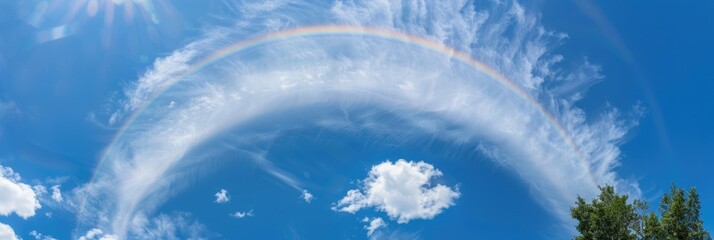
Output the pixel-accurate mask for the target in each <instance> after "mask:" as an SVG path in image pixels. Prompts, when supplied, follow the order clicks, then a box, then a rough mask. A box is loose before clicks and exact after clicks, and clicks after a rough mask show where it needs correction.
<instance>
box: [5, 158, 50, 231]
mask: <svg viewBox="0 0 714 240" xmlns="http://www.w3.org/2000/svg"><path fill="white" fill-rule="evenodd" d="M0 193H2V195H0V216H8V215H10V214H12V213H13V212H14V213H15V214H17V215H18V216H20V217H22V218H24V219H27V218H29V217H32V216H35V210H37V209H39V208H41V206H40V202H39V201H38V200H37V195H36V194H35V191H33V189H32V187H30V185H27V184H24V183H21V182H20V174H18V173H15V172H14V171H13V170H12V168H9V167H4V166H2V165H0Z"/></svg>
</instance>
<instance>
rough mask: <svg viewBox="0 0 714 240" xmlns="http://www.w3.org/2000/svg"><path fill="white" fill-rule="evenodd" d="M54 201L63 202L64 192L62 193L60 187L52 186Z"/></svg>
mask: <svg viewBox="0 0 714 240" xmlns="http://www.w3.org/2000/svg"><path fill="white" fill-rule="evenodd" d="M52 199H54V200H55V201H56V202H62V191H60V185H54V186H52Z"/></svg>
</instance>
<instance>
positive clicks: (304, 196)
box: [300, 189, 314, 203]
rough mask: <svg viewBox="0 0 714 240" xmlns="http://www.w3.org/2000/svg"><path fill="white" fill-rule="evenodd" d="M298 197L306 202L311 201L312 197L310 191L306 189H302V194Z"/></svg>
mask: <svg viewBox="0 0 714 240" xmlns="http://www.w3.org/2000/svg"><path fill="white" fill-rule="evenodd" d="M300 197H301V198H302V199H303V200H305V202H307V203H310V202H312V199H313V198H314V196H313V195H312V193H310V192H308V191H307V189H305V190H302V194H301V195H300Z"/></svg>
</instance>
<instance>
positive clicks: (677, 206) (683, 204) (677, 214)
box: [659, 184, 712, 240]
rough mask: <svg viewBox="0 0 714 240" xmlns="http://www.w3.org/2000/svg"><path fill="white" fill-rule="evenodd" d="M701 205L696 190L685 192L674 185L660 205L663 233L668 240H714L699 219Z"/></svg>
mask: <svg viewBox="0 0 714 240" xmlns="http://www.w3.org/2000/svg"><path fill="white" fill-rule="evenodd" d="M700 208H701V204H700V202H699V194H698V193H697V190H696V189H694V188H690V189H689V192H688V193H687V194H685V190H684V189H681V188H677V186H675V185H674V184H673V185H672V188H671V190H670V193H665V194H664V197H662V202H661V203H660V207H659V211H660V213H661V214H662V220H661V225H660V227H661V231H662V232H663V234H664V235H665V236H666V238H667V239H682V240H685V239H686V240H689V239H694V240H706V239H712V238H711V236H710V235H709V232H707V231H706V230H704V226H703V225H704V222H703V221H702V220H701V219H700V218H699V214H700V212H699V211H700Z"/></svg>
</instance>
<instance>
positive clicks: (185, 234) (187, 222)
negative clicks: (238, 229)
mask: <svg viewBox="0 0 714 240" xmlns="http://www.w3.org/2000/svg"><path fill="white" fill-rule="evenodd" d="M128 239H141V240H144V239H146V240H151V239H208V230H207V229H206V226H205V225H203V224H202V223H199V222H198V221H197V220H194V219H193V217H192V216H191V214H189V213H185V212H177V213H172V214H159V215H158V216H156V217H153V218H149V217H147V216H146V215H144V214H138V215H137V216H136V217H135V218H134V219H133V220H132V222H131V226H130V237H128Z"/></svg>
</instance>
